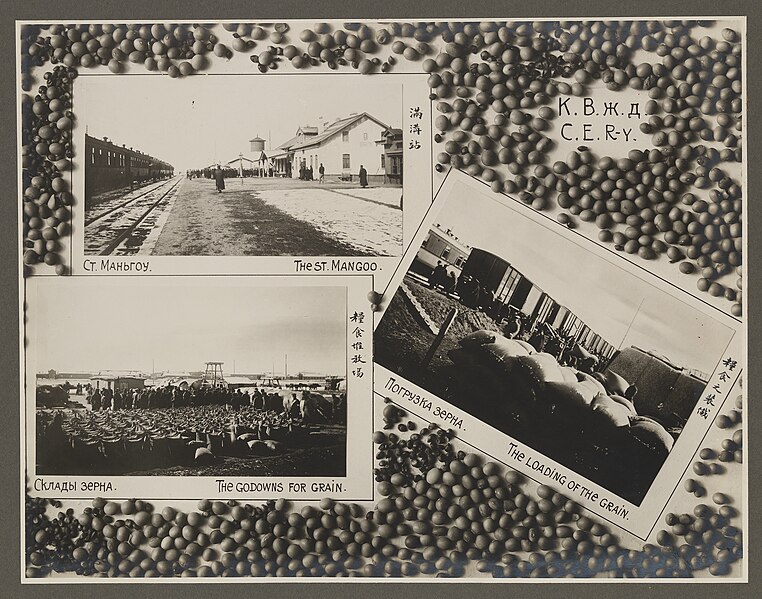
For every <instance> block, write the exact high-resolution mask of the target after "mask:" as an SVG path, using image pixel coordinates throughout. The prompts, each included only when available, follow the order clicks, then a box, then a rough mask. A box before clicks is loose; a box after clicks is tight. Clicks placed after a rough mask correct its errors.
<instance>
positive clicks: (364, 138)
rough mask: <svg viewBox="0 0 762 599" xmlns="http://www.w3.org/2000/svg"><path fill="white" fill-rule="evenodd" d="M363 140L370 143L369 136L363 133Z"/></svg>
mask: <svg viewBox="0 0 762 599" xmlns="http://www.w3.org/2000/svg"><path fill="white" fill-rule="evenodd" d="M362 140H363V141H368V134H367V133H363V134H362Z"/></svg>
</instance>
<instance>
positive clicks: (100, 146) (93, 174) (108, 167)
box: [85, 135, 175, 201]
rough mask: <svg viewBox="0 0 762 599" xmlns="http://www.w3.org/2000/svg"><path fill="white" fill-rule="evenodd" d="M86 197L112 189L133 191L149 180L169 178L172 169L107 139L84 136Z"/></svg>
mask: <svg viewBox="0 0 762 599" xmlns="http://www.w3.org/2000/svg"><path fill="white" fill-rule="evenodd" d="M85 156H86V165H85V197H86V200H87V201H89V200H90V198H92V196H93V195H95V194H98V193H102V192H105V191H111V190H113V189H121V188H133V187H136V186H140V185H142V184H144V183H148V182H151V181H159V180H161V179H168V178H170V177H172V176H173V175H174V172H175V171H174V167H173V166H172V165H171V164H169V163H167V162H164V161H163V160H159V159H158V158H154V157H153V156H149V155H148V154H144V153H143V152H141V151H139V150H134V149H132V148H128V147H125V146H123V145H122V146H119V145H117V144H115V143H113V142H112V141H110V140H109V139H108V138H107V137H104V138H103V139H98V138H96V137H92V136H90V135H85Z"/></svg>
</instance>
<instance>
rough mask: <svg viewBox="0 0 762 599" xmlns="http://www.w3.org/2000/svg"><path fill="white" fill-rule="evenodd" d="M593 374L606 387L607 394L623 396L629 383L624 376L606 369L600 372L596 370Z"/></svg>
mask: <svg viewBox="0 0 762 599" xmlns="http://www.w3.org/2000/svg"><path fill="white" fill-rule="evenodd" d="M594 376H595V377H596V378H597V379H598V380H599V381H600V382H601V383H602V384H603V386H604V387H606V391H607V392H608V394H609V395H621V396H622V397H624V396H625V395H626V393H627V389H628V388H629V386H630V383H628V382H627V380H626V379H625V378H624V377H622V376H619V375H618V374H617V373H616V372H614V371H613V370H607V371H606V372H602V373H601V372H596V373H595V375H594Z"/></svg>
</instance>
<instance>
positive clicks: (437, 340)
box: [421, 308, 458, 369]
mask: <svg viewBox="0 0 762 599" xmlns="http://www.w3.org/2000/svg"><path fill="white" fill-rule="evenodd" d="M457 315H458V309H457V308H450V311H449V312H448V313H447V317H446V318H445V319H444V322H443V323H442V326H440V327H439V332H438V333H437V336H436V337H434V341H432V343H431V347H429V351H427V352H426V356H425V357H424V358H423V362H422V363H421V366H422V367H423V368H424V369H425V368H428V367H429V364H430V363H431V360H432V359H433V358H434V354H435V353H436V351H437V349H439V346H440V345H441V343H442V340H443V339H444V336H445V335H446V334H447V331H448V329H449V328H450V325H452V321H453V320H455V317H456V316H457Z"/></svg>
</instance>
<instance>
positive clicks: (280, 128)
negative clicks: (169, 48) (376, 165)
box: [74, 73, 403, 172]
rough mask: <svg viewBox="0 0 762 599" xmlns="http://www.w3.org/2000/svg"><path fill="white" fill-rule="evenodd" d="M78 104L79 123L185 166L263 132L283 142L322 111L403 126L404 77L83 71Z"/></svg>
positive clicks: (218, 156) (242, 146)
mask: <svg viewBox="0 0 762 599" xmlns="http://www.w3.org/2000/svg"><path fill="white" fill-rule="evenodd" d="M361 77H362V82H361V84H358V80H359V79H360V78H361ZM74 104H75V109H76V110H77V115H78V117H79V120H78V126H85V127H86V128H87V133H89V134H90V135H92V136H93V137H97V138H102V137H104V136H106V137H108V138H109V139H110V140H112V141H113V142H114V143H116V144H118V145H122V144H125V145H126V146H127V147H130V146H132V147H133V148H135V149H139V150H141V151H143V152H145V153H147V154H150V155H151V156H154V157H155V158H158V159H160V160H164V161H166V162H169V163H170V164H172V165H173V166H174V167H175V170H176V171H178V172H182V171H185V170H187V169H189V168H202V167H204V166H206V165H208V164H211V163H213V162H227V161H228V160H232V159H234V158H237V157H238V154H239V152H243V153H244V154H246V153H247V152H249V140H250V139H252V138H253V137H256V136H257V135H258V136H259V137H261V138H263V139H264V140H266V141H267V140H268V139H272V147H277V146H278V145H280V144H281V143H283V142H284V141H286V140H287V139H289V138H291V137H293V135H294V134H295V133H296V130H297V128H298V127H299V126H300V125H310V126H317V125H318V117H320V116H323V117H325V119H326V120H330V121H333V120H336V118H337V117H347V116H349V114H350V113H351V112H357V113H360V112H367V113H368V114H371V115H373V116H374V117H376V118H377V119H379V120H380V121H381V122H383V123H384V124H386V125H389V126H392V127H397V128H399V127H401V123H402V116H403V115H402V108H403V107H402V85H401V84H400V83H398V82H397V83H395V80H394V78H392V77H384V78H381V77H378V78H373V77H363V76H362V75H333V76H315V75H280V76H279V75H275V74H273V73H268V75H267V76H259V75H194V76H191V77H184V78H179V79H171V78H169V77H167V76H151V75H139V76H129V77H122V76H91V77H86V76H83V77H80V78H79V79H77V92H76V98H74ZM266 147H269V146H266Z"/></svg>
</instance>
